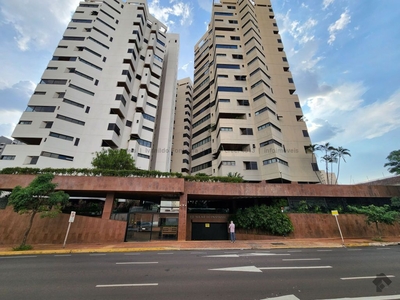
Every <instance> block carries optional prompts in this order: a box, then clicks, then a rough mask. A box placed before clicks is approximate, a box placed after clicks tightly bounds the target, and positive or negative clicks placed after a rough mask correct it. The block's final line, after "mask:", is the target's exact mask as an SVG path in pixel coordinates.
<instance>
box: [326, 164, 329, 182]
mask: <svg viewBox="0 0 400 300" xmlns="http://www.w3.org/2000/svg"><path fill="white" fill-rule="evenodd" d="M326 183H327V184H329V172H328V160H326Z"/></svg>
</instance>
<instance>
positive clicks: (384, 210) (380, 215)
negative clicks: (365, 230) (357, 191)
mask: <svg viewBox="0 0 400 300" xmlns="http://www.w3.org/2000/svg"><path fill="white" fill-rule="evenodd" d="M348 209H349V210H350V211H353V212H355V213H357V214H363V215H365V216H366V217H367V219H366V222H367V224H368V225H370V224H371V223H375V226H376V230H377V232H378V235H379V238H381V237H382V233H381V230H380V228H379V224H380V223H382V224H388V225H393V224H394V223H395V222H396V221H398V219H399V213H398V212H397V211H393V210H392V209H391V207H390V206H389V205H387V204H385V205H383V206H375V205H373V204H371V205H368V206H361V207H355V206H351V205H349V206H348Z"/></svg>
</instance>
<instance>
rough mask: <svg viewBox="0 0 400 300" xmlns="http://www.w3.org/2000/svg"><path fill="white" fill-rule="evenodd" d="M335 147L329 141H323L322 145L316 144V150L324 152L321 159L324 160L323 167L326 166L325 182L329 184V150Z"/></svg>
mask: <svg viewBox="0 0 400 300" xmlns="http://www.w3.org/2000/svg"><path fill="white" fill-rule="evenodd" d="M334 149H335V148H334V147H333V146H332V145H331V144H330V143H325V144H324V145H318V147H317V150H318V151H322V152H324V153H325V155H324V156H322V160H323V161H325V168H326V183H327V184H329V173H328V164H329V162H331V155H330V152H331V151H332V150H334Z"/></svg>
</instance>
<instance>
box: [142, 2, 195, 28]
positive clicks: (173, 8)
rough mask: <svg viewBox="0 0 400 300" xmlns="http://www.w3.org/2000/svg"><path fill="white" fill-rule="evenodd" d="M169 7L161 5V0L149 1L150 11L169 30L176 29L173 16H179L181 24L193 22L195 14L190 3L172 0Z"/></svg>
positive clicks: (187, 24) (186, 24)
mask: <svg viewBox="0 0 400 300" xmlns="http://www.w3.org/2000/svg"><path fill="white" fill-rule="evenodd" d="M169 4H170V5H169V6H168V7H163V6H161V5H160V0H153V1H152V2H150V3H149V11H150V13H151V14H152V15H153V16H154V17H155V18H156V19H158V20H160V21H161V22H162V23H164V24H165V25H166V26H168V27H169V30H171V31H174V25H175V23H176V22H175V20H171V17H177V18H178V22H179V25H180V26H189V25H191V24H192V22H193V15H192V10H193V8H192V7H191V5H190V4H188V3H185V2H183V1H178V0H170V2H169Z"/></svg>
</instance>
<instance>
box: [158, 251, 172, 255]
mask: <svg viewBox="0 0 400 300" xmlns="http://www.w3.org/2000/svg"><path fill="white" fill-rule="evenodd" d="M157 254H158V255H171V254H174V253H172V252H167V253H157Z"/></svg>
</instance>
